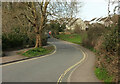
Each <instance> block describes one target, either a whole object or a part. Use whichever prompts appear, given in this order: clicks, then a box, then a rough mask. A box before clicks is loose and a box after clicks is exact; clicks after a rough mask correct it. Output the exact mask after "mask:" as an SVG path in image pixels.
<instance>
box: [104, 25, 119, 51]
mask: <svg viewBox="0 0 120 84" xmlns="http://www.w3.org/2000/svg"><path fill="white" fill-rule="evenodd" d="M108 29H109V30H108V32H106V33H105V34H104V37H105V38H104V42H103V45H104V48H105V50H106V52H117V50H118V26H112V27H109V28H108Z"/></svg>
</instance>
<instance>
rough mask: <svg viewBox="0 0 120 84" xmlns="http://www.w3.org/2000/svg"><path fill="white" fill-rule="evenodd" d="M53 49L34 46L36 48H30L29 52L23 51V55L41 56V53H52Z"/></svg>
mask: <svg viewBox="0 0 120 84" xmlns="http://www.w3.org/2000/svg"><path fill="white" fill-rule="evenodd" d="M51 51H52V50H48V49H45V48H42V47H40V48H34V49H30V50H28V51H27V52H25V53H23V54H22V55H23V56H27V57H35V56H40V55H45V54H48V53H50V52H51Z"/></svg>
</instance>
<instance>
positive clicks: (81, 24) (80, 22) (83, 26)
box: [66, 18, 87, 31]
mask: <svg viewBox="0 0 120 84" xmlns="http://www.w3.org/2000/svg"><path fill="white" fill-rule="evenodd" d="M76 26H77V27H79V28H80V29H81V30H86V28H87V26H86V24H85V23H84V21H83V20H81V19H80V18H76V19H75V18H74V19H72V20H71V21H70V22H69V23H68V24H67V25H66V30H71V31H74V29H75V28H76Z"/></svg>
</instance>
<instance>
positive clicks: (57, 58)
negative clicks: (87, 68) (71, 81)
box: [2, 38, 83, 82]
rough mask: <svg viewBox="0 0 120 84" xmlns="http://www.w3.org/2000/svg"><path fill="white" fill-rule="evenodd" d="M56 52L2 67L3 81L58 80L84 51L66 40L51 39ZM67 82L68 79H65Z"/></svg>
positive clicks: (81, 56)
mask: <svg viewBox="0 0 120 84" xmlns="http://www.w3.org/2000/svg"><path fill="white" fill-rule="evenodd" d="M49 42H51V43H52V44H54V45H55V46H56V48H57V50H56V53H55V54H53V55H50V56H47V57H44V58H38V59H35V60H30V61H25V62H21V63H16V64H12V65H8V66H3V67H2V75H3V76H2V77H3V78H2V81H3V82H57V80H58V78H59V77H60V75H61V74H62V73H63V72H64V71H65V70H66V69H68V68H69V67H70V66H72V65H74V64H75V63H77V62H78V61H80V59H82V58H83V53H82V52H81V51H80V50H79V49H77V48H75V47H73V45H72V44H68V43H66V42H64V41H60V40H56V39H54V38H51V39H49ZM64 82H67V80H64Z"/></svg>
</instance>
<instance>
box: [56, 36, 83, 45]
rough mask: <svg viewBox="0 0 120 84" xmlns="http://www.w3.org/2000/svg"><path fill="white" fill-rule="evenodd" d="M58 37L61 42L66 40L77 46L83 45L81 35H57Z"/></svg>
mask: <svg viewBox="0 0 120 84" xmlns="http://www.w3.org/2000/svg"><path fill="white" fill-rule="evenodd" d="M56 37H57V38H59V39H61V40H65V41H68V42H72V43H76V44H80V43H82V37H81V35H79V34H60V35H57V36H56Z"/></svg>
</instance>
